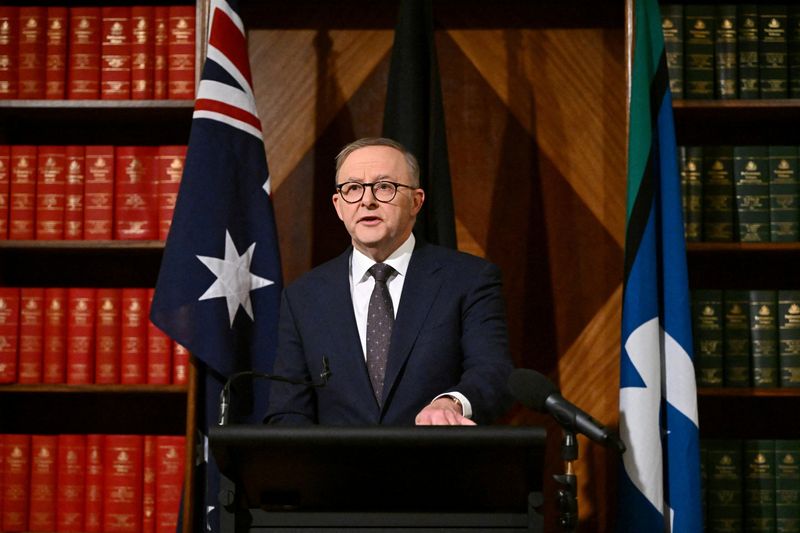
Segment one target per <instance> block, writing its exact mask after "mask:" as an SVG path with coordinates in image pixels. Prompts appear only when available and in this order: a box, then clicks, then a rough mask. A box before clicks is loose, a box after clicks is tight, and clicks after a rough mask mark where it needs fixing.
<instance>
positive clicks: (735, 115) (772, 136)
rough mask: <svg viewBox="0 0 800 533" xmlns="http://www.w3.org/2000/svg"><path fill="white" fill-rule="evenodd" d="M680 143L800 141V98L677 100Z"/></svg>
mask: <svg viewBox="0 0 800 533" xmlns="http://www.w3.org/2000/svg"><path fill="white" fill-rule="evenodd" d="M672 108H673V112H674V116H675V133H676V136H677V138H678V144H692V145H708V144H715V145H726V144H730V145H747V144H764V145H769V144H775V145H777V144H800V129H799V128H797V127H796V125H797V122H798V120H800V99H783V100H676V101H675V102H673V105H672Z"/></svg>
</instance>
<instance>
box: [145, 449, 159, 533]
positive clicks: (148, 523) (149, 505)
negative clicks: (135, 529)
mask: <svg viewBox="0 0 800 533" xmlns="http://www.w3.org/2000/svg"><path fill="white" fill-rule="evenodd" d="M143 461H144V479H143V480H142V533H155V531H156V436H155V435H145V436H144V458H143Z"/></svg>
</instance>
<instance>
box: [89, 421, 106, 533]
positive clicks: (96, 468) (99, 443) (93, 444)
mask: <svg viewBox="0 0 800 533" xmlns="http://www.w3.org/2000/svg"><path fill="white" fill-rule="evenodd" d="M103 441H104V436H103V435H98V434H95V433H92V434H89V435H86V482H85V493H86V498H85V499H86V505H85V506H84V531H85V532H86V533H101V532H102V531H103V476H104V470H103V455H104V453H103Z"/></svg>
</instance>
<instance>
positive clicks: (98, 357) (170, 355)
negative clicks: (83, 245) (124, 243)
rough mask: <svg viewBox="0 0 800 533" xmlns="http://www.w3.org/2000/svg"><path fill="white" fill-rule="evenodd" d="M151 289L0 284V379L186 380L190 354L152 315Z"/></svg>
mask: <svg viewBox="0 0 800 533" xmlns="http://www.w3.org/2000/svg"><path fill="white" fill-rule="evenodd" d="M152 299H153V289H143V288H123V289H108V288H15V287H0V383H23V384H36V383H47V384H61V383H66V384H70V385H81V384H93V383H94V384H105V385H113V384H123V385H141V384H150V385H169V384H175V385H183V384H186V383H187V379H188V365H189V353H188V352H187V351H186V349H185V348H183V347H182V346H180V345H179V344H177V343H175V342H173V341H172V340H171V339H170V338H169V337H167V336H166V335H165V334H164V333H163V332H162V331H161V330H159V329H158V328H157V327H156V326H155V325H154V324H153V323H152V322H150V320H149V318H148V317H149V314H150V304H151V302H152Z"/></svg>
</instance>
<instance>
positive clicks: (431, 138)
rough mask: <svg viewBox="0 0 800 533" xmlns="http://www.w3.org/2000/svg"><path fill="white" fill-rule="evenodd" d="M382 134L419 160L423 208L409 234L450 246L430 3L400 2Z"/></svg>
mask: <svg viewBox="0 0 800 533" xmlns="http://www.w3.org/2000/svg"><path fill="white" fill-rule="evenodd" d="M383 135H384V136H385V137H389V138H391V139H394V140H396V141H398V142H400V143H401V144H403V145H404V146H405V147H406V148H408V149H409V150H410V151H411V152H412V153H413V154H414V155H415V156H416V157H417V159H418V160H419V166H420V185H421V186H422V188H423V189H424V190H425V204H424V205H423V207H422V211H421V212H420V214H419V216H418V217H417V223H416V226H415V228H414V233H415V234H416V235H417V237H421V238H423V239H425V240H426V241H428V242H431V243H434V244H440V245H442V246H448V247H450V248H456V230H455V214H454V211H453V193H452V190H451V188H450V165H449V163H448V160H447V135H446V133H445V126H444V109H443V107H442V88H441V85H440V83H439V66H438V63H437V61H436V43H435V41H434V36H433V10H432V6H431V0H402V1H401V2H400V14H399V17H398V22H397V27H396V28H395V34H394V47H393V49H392V63H391V68H390V70H389V87H388V90H387V92H386V108H385V110H384V114H383Z"/></svg>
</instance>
